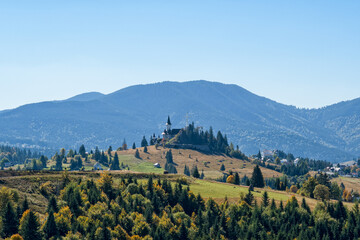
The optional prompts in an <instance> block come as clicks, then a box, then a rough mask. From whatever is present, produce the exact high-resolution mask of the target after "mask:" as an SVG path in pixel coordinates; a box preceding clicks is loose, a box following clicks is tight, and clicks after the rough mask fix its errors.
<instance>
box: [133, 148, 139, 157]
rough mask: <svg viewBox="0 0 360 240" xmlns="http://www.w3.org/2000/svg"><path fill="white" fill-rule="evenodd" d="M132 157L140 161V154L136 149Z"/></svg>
mask: <svg viewBox="0 0 360 240" xmlns="http://www.w3.org/2000/svg"><path fill="white" fill-rule="evenodd" d="M134 156H135V157H136V158H138V159H140V153H139V150H138V149H136V151H135V154H134Z"/></svg>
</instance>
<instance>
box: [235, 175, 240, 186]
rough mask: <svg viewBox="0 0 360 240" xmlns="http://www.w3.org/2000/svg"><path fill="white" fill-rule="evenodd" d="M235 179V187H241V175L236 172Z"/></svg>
mask: <svg viewBox="0 0 360 240" xmlns="http://www.w3.org/2000/svg"><path fill="white" fill-rule="evenodd" d="M234 177H235V179H234V184H235V185H240V176H239V174H238V173H237V172H236V173H235V175H234Z"/></svg>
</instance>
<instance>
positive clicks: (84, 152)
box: [79, 144, 86, 158]
mask: <svg viewBox="0 0 360 240" xmlns="http://www.w3.org/2000/svg"><path fill="white" fill-rule="evenodd" d="M79 154H80V155H81V157H83V158H84V157H85V156H86V150H85V146H84V144H82V145H81V146H80V148H79Z"/></svg>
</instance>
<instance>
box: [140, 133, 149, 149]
mask: <svg viewBox="0 0 360 240" xmlns="http://www.w3.org/2000/svg"><path fill="white" fill-rule="evenodd" d="M145 146H148V142H147V140H146V138H145V136H143V139H142V140H141V147H145Z"/></svg>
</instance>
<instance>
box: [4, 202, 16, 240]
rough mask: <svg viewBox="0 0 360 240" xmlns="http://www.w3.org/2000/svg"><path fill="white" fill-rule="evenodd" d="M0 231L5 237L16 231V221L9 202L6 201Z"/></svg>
mask: <svg viewBox="0 0 360 240" xmlns="http://www.w3.org/2000/svg"><path fill="white" fill-rule="evenodd" d="M2 225H3V226H2V227H3V229H2V231H3V234H4V236H5V237H10V236H12V235H13V234H15V233H17V232H18V221H17V217H16V214H15V211H14V208H13V206H12V204H11V202H8V203H7V205H6V208H5V211H4V215H3V218H2Z"/></svg>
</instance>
